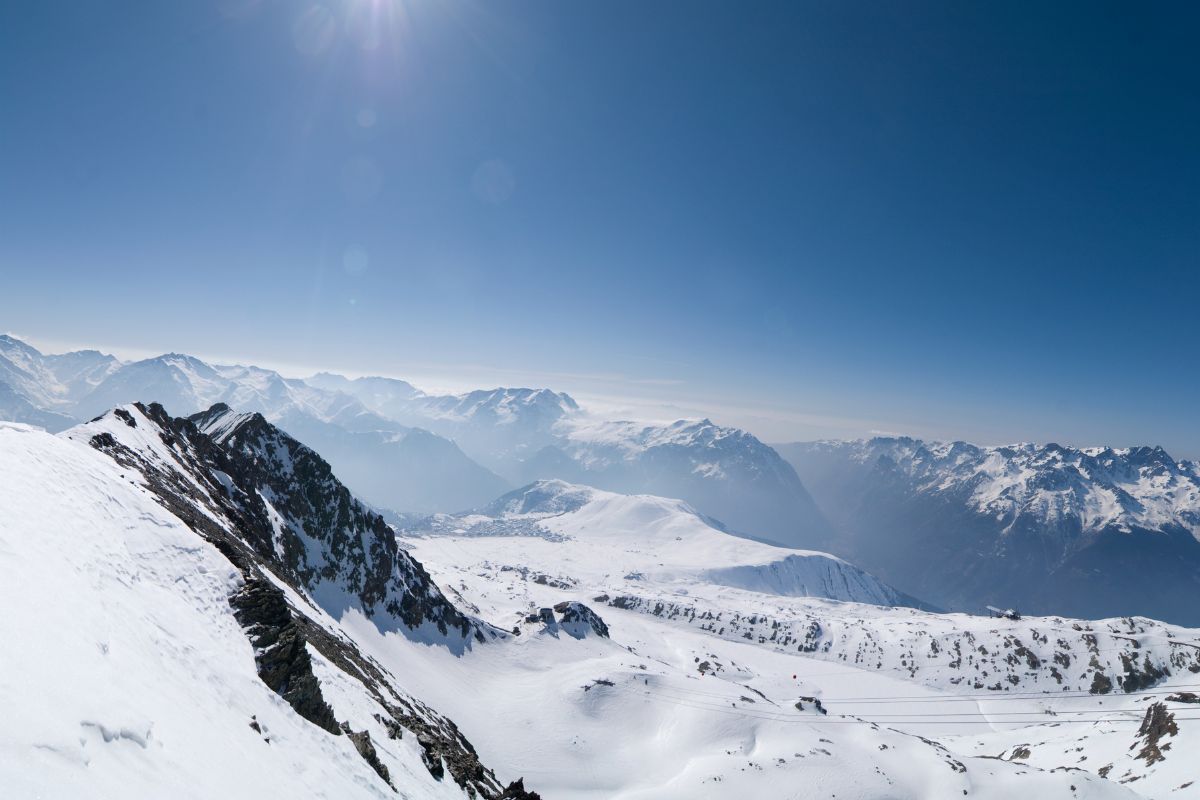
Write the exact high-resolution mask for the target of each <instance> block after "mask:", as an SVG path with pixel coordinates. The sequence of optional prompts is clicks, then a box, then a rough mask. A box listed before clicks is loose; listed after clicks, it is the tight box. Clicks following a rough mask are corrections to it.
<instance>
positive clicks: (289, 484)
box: [90, 404, 536, 800]
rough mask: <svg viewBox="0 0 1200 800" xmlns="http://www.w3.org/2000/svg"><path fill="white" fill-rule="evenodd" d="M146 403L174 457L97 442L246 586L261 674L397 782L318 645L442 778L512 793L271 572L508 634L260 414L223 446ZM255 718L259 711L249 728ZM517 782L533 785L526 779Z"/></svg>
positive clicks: (381, 605)
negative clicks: (345, 718) (337, 694)
mask: <svg viewBox="0 0 1200 800" xmlns="http://www.w3.org/2000/svg"><path fill="white" fill-rule="evenodd" d="M137 409H138V411H140V412H141V413H142V414H143V415H145V417H146V418H147V419H148V420H150V422H151V423H153V424H154V425H155V426H156V427H157V429H158V430H157V431H156V433H157V434H158V438H159V440H160V441H161V442H162V443H163V444H164V445H165V446H166V447H167V448H169V450H170V453H171V459H172V460H171V461H169V462H164V461H162V460H159V459H156V458H151V457H149V456H147V455H146V454H145V453H143V452H141V451H139V450H136V449H131V448H130V447H127V446H125V445H124V444H123V443H122V442H120V441H118V437H114V436H113V435H112V434H109V433H107V432H105V433H100V434H97V435H95V436H93V437H91V440H90V443H91V445H92V446H93V447H95V448H96V449H97V450H100V451H102V452H104V453H106V454H108V455H109V456H110V457H112V458H113V459H114V460H115V461H116V462H117V463H119V464H121V465H122V466H123V467H126V468H129V469H133V470H136V471H137V472H139V473H140V474H141V475H142V476H143V477H144V478H145V480H146V483H147V486H148V488H149V489H150V490H151V491H152V492H154V494H155V495H156V497H157V498H158V500H159V502H160V503H162V505H163V506H164V507H166V508H167V509H168V510H169V511H170V512H171V513H172V514H174V515H175V516H176V517H178V518H179V519H180V520H182V521H183V522H184V523H185V524H186V525H188V526H189V527H190V528H191V529H192V530H193V531H195V532H196V533H197V534H198V535H200V536H201V537H202V538H204V539H206V540H207V541H209V542H210V543H211V544H213V545H214V546H215V547H216V548H217V549H218V550H219V551H220V552H221V553H222V554H223V555H224V556H225V557H226V558H227V559H228V560H229V561H230V563H231V564H232V565H233V566H234V567H235V568H236V569H237V570H238V571H239V572H240V573H241V575H242V579H243V583H242V586H241V587H240V588H239V590H238V591H236V592H235V593H234V594H233V595H232V596H231V597H230V606H231V608H232V609H233V612H234V615H235V617H236V618H237V620H238V621H239V623H241V624H242V626H243V627H244V628H245V630H246V635H247V637H248V638H249V639H250V640H251V643H252V644H254V647H255V661H256V667H257V670H258V673H259V676H260V677H261V678H262V680H263V682H264V683H265V684H266V685H267V686H269V687H270V688H271V689H272V690H274V691H276V692H277V693H279V694H280V695H281V696H282V697H283V698H284V699H285V700H287V702H288V704H289V705H290V706H291V707H292V708H293V709H294V710H295V711H296V712H297V713H298V714H300V715H301V716H302V717H304V718H305V719H307V720H309V721H311V722H313V723H314V724H316V725H318V726H319V727H321V728H322V729H324V730H326V731H328V732H329V733H330V734H331V735H342V734H348V735H349V738H350V741H352V742H353V743H354V746H355V748H356V750H357V751H358V752H359V754H360V755H361V756H362V757H363V759H364V761H366V762H367V763H368V764H369V765H370V766H371V768H372V769H373V770H374V771H375V772H376V774H378V775H379V776H380V778H381V779H382V780H384V781H385V782H387V783H388V784H389V786H390V785H391V783H390V777H389V775H388V771H387V768H386V766H385V765H384V764H383V763H382V762H381V761H380V759H379V757H378V753H377V752H376V750H375V747H374V744H373V743H372V742H371V740H370V736H369V734H368V733H367V732H366V731H361V732H353V731H351V730H350V729H349V728H348V726H344V724H339V723H338V721H337V720H336V718H335V717H334V713H333V711H332V709H331V708H330V707H329V705H328V703H327V702H326V701H325V699H324V697H323V696H322V694H321V687H320V682H319V681H318V679H317V678H316V676H315V675H314V673H313V670H312V656H311V655H310V653H309V651H308V646H311V647H312V648H313V649H314V650H315V651H316V652H317V653H320V655H321V656H322V657H324V658H325V659H328V661H329V662H330V663H332V664H333V665H334V666H335V667H336V668H338V669H340V670H341V671H342V672H344V673H345V674H346V675H347V676H349V677H350V678H351V679H353V680H355V681H358V682H359V683H361V684H362V686H363V687H364V689H365V691H366V692H367V694H368V695H369V696H370V697H371V698H372V699H373V700H374V701H375V702H376V703H377V704H378V705H379V711H378V713H376V714H375V715H374V716H375V718H376V719H377V720H378V721H380V722H381V724H383V725H384V727H385V729H386V730H387V731H388V735H389V737H391V738H402V737H403V735H404V731H405V730H408V731H411V732H413V734H414V735H415V736H416V737H417V740H418V741H419V742H420V743H421V746H422V752H423V759H424V761H425V763H426V764H427V765H428V767H429V769H430V772H431V774H433V775H434V776H435V777H437V778H439V779H440V778H442V777H444V775H445V774H446V772H449V774H450V776H451V777H452V779H453V780H454V782H455V783H456V784H457V785H458V786H460V787H462V789H463V790H464V791H465V792H466V793H467V795H468V796H469V797H474V798H483V800H497V798H499V797H501V795H502V793H503V792H505V791H507V789H505V788H504V787H503V786H502V785H501V784H500V783H499V781H498V780H497V779H496V777H495V774H494V773H493V772H492V771H491V770H490V769H487V768H486V767H484V765H483V764H482V763H481V762H480V761H479V757H478V755H477V754H476V752H475V749H474V747H473V746H472V745H471V743H470V742H469V741H467V739H466V738H465V737H464V736H463V735H462V733H461V732H460V731H459V730H458V728H457V726H456V725H455V724H454V723H453V722H452V721H451V720H449V719H447V718H445V717H443V716H442V715H440V714H438V713H437V712H436V711H434V710H433V709H431V708H429V707H428V706H425V705H424V704H423V703H421V702H420V701H418V700H416V699H415V698H412V697H411V696H408V695H407V694H406V693H404V692H403V691H402V690H401V689H400V688H399V685H398V683H397V681H396V679H395V677H393V676H392V675H390V674H388V673H387V672H386V671H385V670H384V669H383V668H382V667H381V666H380V665H379V664H378V663H377V662H375V661H373V660H372V659H370V658H369V657H367V656H365V655H364V654H362V653H361V652H360V651H359V650H358V648H357V647H356V646H355V645H354V644H353V643H352V642H351V641H349V640H347V639H345V638H342V637H338V636H334V635H333V634H331V633H330V632H329V631H328V630H326V629H325V628H324V627H322V626H321V625H320V624H318V623H316V622H315V621H314V620H313V619H312V617H310V616H309V615H310V614H311V613H312V611H313V609H308V608H306V607H297V606H296V605H293V604H292V602H290V601H289V600H288V598H287V595H285V593H284V592H283V590H282V589H280V588H279V587H278V586H277V585H276V583H275V580H278V581H280V582H282V583H285V584H288V585H290V586H291V587H293V588H294V589H295V590H296V591H297V593H298V595H299V596H300V597H302V598H304V597H306V596H307V594H308V592H309V590H310V589H311V588H313V586H314V585H316V584H317V583H319V582H322V581H335V582H337V583H338V584H339V587H340V588H342V589H343V590H345V592H346V593H348V594H349V595H352V596H354V597H355V598H357V600H358V602H359V603H360V608H361V610H362V611H363V613H365V614H367V615H368V616H369V617H371V618H372V619H374V620H375V622H376V624H377V625H380V626H381V627H387V628H389V629H397V628H398V629H403V628H404V627H408V628H416V627H418V626H422V627H425V628H428V627H433V628H436V629H437V630H438V631H439V632H440V633H441V634H443V635H444V636H446V637H447V639H446V642H447V645H448V646H453V645H454V643H455V642H459V643H466V642H469V641H472V640H473V641H476V642H482V641H486V639H487V638H490V637H492V636H496V635H499V634H498V633H497V632H496V631H495V630H494V629H492V628H490V627H488V626H486V625H484V624H483V623H480V622H478V621H476V620H473V619H471V618H469V617H467V616H465V615H464V614H462V613H461V612H460V611H459V610H458V609H457V608H455V607H454V606H453V605H452V604H451V603H450V602H449V601H448V600H447V599H446V598H445V596H444V595H443V594H442V593H441V591H440V590H439V589H438V588H437V586H436V585H435V584H434V583H433V581H432V579H431V578H430V577H429V575H428V573H427V572H426V571H425V570H424V568H423V567H421V565H420V564H419V563H417V562H416V561H415V560H413V559H412V558H411V557H410V556H409V555H408V553H407V552H405V551H403V550H401V549H400V548H399V547H398V546H397V544H396V541H395V537H394V535H393V534H392V531H391V529H390V528H388V527H387V525H386V524H385V523H384V522H383V520H382V518H380V517H379V515H377V514H375V513H374V512H372V511H370V510H369V509H367V508H365V507H364V506H362V505H361V504H360V503H358V502H357V501H356V500H354V498H353V497H352V496H351V495H350V493H349V491H348V490H346V488H345V487H344V486H342V485H341V484H340V483H339V482H338V481H337V479H336V478H334V477H333V475H332V472H331V471H330V469H329V465H328V464H326V463H325V462H324V461H323V460H322V459H321V458H320V457H319V456H317V455H316V453H314V452H312V451H311V450H309V449H308V448H306V447H305V446H304V445H302V444H300V443H299V442H297V441H295V440H294V439H292V438H291V437H289V436H287V434H285V433H283V432H282V431H280V430H279V429H277V428H275V427H274V426H272V425H270V424H269V423H267V422H266V421H265V420H264V419H263V418H262V417H260V416H258V415H249V416H246V417H244V418H240V423H239V424H238V425H236V426H234V427H233V428H231V429H226V430H225V431H224V434H225V435H224V436H223V438H222V439H221V441H217V440H216V439H214V438H212V437H210V436H208V435H207V434H205V433H203V432H202V431H201V430H200V429H199V428H198V427H197V425H196V424H195V422H193V421H192V420H190V419H182V418H172V417H170V416H169V415H168V414H167V413H166V411H165V410H164V409H163V408H162V406H161V405H158V404H151V405H149V406H143V405H140V404H138V405H137ZM227 411H228V409H227V408H225V407H223V406H214V408H212V409H210V410H209V411H208V412H205V414H201V415H197V416H196V418H194V419H197V420H198V421H200V422H201V423H204V422H212V421H213V420H214V419H215V418H216V417H217V416H220V415H222V414H224V413H226V412H227ZM125 413H126V414H128V413H129V412H125ZM120 418H121V419H122V420H123V421H124V417H120ZM130 419H134V417H133V415H132V414H130ZM126 424H128V422H126ZM135 424H136V421H135ZM264 495H266V496H269V497H271V502H272V506H273V508H274V511H275V512H277V515H278V517H282V518H283V521H284V523H285V524H284V525H283V527H282V530H277V529H276V527H275V526H274V525H273V524H272V515H271V514H270V513H269V511H268V509H267V506H266V503H265V502H264V500H263V496H264ZM278 517H276V521H278ZM311 552H319V553H320V554H321V558H319V559H318V560H317V561H315V562H312V563H310V562H309V560H308V559H309V553H311ZM268 573H270V574H271V575H273V576H274V579H271V578H268V577H267V574H268ZM256 723H257V720H253V719H252V726H253V725H254V724H256ZM260 727H261V726H260ZM268 741H269V740H268ZM519 790H520V791H521V792H524V788H523V786H520V787H519ZM510 796H511V797H514V798H521V797H525V798H529V797H536V794H532V793H525V794H513V795H510Z"/></svg>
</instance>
